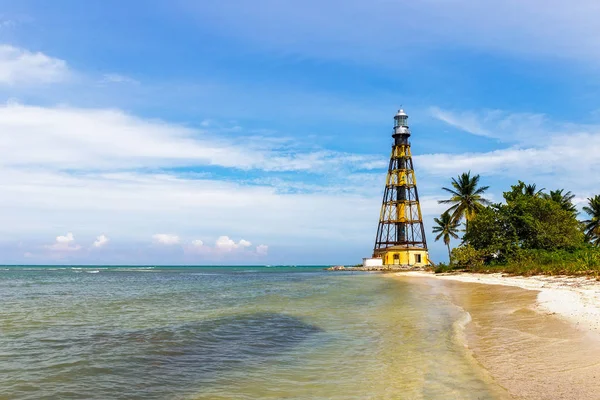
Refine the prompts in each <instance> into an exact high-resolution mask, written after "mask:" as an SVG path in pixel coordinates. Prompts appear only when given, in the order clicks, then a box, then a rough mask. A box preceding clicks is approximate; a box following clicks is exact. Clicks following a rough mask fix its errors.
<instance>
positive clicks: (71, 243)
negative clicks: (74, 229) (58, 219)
mask: <svg viewBox="0 0 600 400" xmlns="http://www.w3.org/2000/svg"><path fill="white" fill-rule="evenodd" d="M44 247H45V248H47V249H48V250H52V251H56V252H72V251H78V250H81V246H80V245H78V244H75V237H74V236H73V233H71V232H69V233H67V234H66V235H64V236H57V237H56V240H55V242H54V243H53V244H51V245H47V246H44Z"/></svg>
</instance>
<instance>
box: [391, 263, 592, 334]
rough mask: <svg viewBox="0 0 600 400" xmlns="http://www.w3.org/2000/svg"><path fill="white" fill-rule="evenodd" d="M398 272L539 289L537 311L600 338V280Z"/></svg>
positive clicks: (564, 277) (399, 274) (403, 274)
mask: <svg viewBox="0 0 600 400" xmlns="http://www.w3.org/2000/svg"><path fill="white" fill-rule="evenodd" d="M397 275H398V276H413V277H427V278H435V279H442V280H449V281H458V282H465V283H481V284H486V285H504V286H515V287H519V288H522V289H527V290H535V291H538V292H539V293H538V295H537V307H538V311H540V312H545V313H549V314H556V315H557V316H558V317H560V318H563V319H564V320H566V321H568V322H570V323H571V324H572V325H573V326H574V327H576V328H577V329H580V330H583V331H586V332H590V333H595V334H598V335H599V338H600V281H597V280H595V279H592V278H586V277H567V276H529V277H524V276H504V275H502V274H470V273H459V274H434V273H428V272H399V273H397Z"/></svg>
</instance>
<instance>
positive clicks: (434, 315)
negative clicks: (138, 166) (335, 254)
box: [0, 267, 506, 399]
mask: <svg viewBox="0 0 600 400" xmlns="http://www.w3.org/2000/svg"><path fill="white" fill-rule="evenodd" d="M77 268H79V269H77ZM467 318H468V315H467V314H466V313H465V312H464V311H462V309H461V308H459V307H457V306H456V305H454V304H453V303H452V302H451V298H450V297H449V296H448V295H447V293H443V291H440V290H439V288H436V287H435V286H431V285H420V284H414V283H411V282H406V281H402V280H396V279H387V278H383V277H382V276H381V275H375V274H358V273H327V272H324V271H322V270H321V269H320V268H286V267H276V268H259V267H256V268H233V267H227V268H224V267H222V268H211V267H202V268H190V267H186V268H177V267H172V268H164V267H163V268H143V269H142V268H134V267H127V268H125V267H123V268H108V267H85V268H81V267H76V268H70V267H68V268H58V267H45V268H32V267H8V268H3V269H2V270H0V398H2V399H51V398H64V399H76V398H86V399H109V398H110V399H175V398H177V399H180V398H181V399H231V398H239V399H255V398H267V399H268V398H272V399H282V398H285V399H306V398H312V399H397V398H400V399H495V398H505V397H506V392H505V391H504V389H502V388H501V387H500V386H499V385H497V384H496V383H494V381H493V380H492V379H491V378H490V377H489V374H488V373H487V372H486V370H484V369H483V368H482V367H481V366H480V365H479V363H478V362H476V361H475V360H474V359H473V358H472V357H471V356H470V353H469V352H468V351H467V350H466V349H465V346H464V343H463V342H461V335H462V329H461V326H462V325H464V324H465V323H466V322H467V321H468V319H467Z"/></svg>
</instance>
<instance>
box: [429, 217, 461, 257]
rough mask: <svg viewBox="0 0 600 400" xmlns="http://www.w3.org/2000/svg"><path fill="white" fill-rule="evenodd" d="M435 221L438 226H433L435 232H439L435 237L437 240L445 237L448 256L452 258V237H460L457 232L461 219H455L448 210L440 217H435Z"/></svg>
mask: <svg viewBox="0 0 600 400" xmlns="http://www.w3.org/2000/svg"><path fill="white" fill-rule="evenodd" d="M434 221H435V223H436V224H437V226H434V227H433V233H437V234H438V235H437V236H436V237H435V241H436V242H437V241H438V240H440V238H442V237H443V238H444V244H445V245H446V246H447V247H448V258H452V254H451V253H450V238H451V237H453V238H454V239H458V234H457V232H458V226H459V225H460V221H455V220H453V219H452V216H451V215H450V213H449V212H448V211H446V212H445V213H443V214H442V215H441V216H440V218H434Z"/></svg>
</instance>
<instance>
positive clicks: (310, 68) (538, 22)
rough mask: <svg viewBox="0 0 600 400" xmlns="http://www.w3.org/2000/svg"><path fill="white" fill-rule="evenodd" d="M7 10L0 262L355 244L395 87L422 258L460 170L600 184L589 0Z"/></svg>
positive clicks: (369, 221) (1, 39)
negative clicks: (404, 119)
mask: <svg viewBox="0 0 600 400" xmlns="http://www.w3.org/2000/svg"><path fill="white" fill-rule="evenodd" d="M524 3H526V4H524ZM0 10H2V11H1V12H0V99H1V100H0V155H1V156H2V157H1V158H0V205H1V206H2V207H0V221H2V224H1V225H0V262H1V263H34V264H39V263H84V264H87V263H119V264H122V263H125V264H148V263H149V264H240V263H249V264H333V263H345V264H350V263H355V262H360V259H361V257H364V256H368V255H370V252H371V250H372V246H373V241H374V236H375V231H376V228H377V218H378V214H379V206H380V202H381V195H382V191H383V182H384V179H385V172H386V171H385V169H386V164H387V160H388V157H389V151H390V145H391V137H390V134H391V127H392V124H393V120H392V118H393V115H394V113H395V111H396V110H397V109H398V108H399V107H400V105H402V106H403V107H404V109H405V110H406V111H407V112H408V114H409V116H410V119H409V122H410V126H411V129H412V132H413V137H412V145H413V155H414V156H415V157H414V162H415V168H416V173H417V180H418V184H419V191H420V196H421V199H422V209H423V213H424V216H425V225H426V230H427V233H428V241H429V245H430V250H431V253H432V256H433V258H434V260H444V258H445V248H444V247H443V244H441V243H439V242H438V243H434V241H433V235H431V234H430V232H431V224H432V219H433V218H434V217H435V216H438V215H439V214H440V213H441V212H442V211H443V207H441V206H440V205H438V204H437V200H439V199H441V198H443V196H444V195H443V193H442V192H441V190H440V188H441V187H442V186H445V185H448V182H449V180H450V178H451V177H453V176H456V175H457V174H459V173H461V172H463V171H468V170H471V171H472V172H473V173H479V174H481V175H482V182H483V183H484V184H486V185H490V186H491V189H490V193H489V197H490V198H492V199H494V200H499V199H500V198H501V193H502V191H504V190H506V189H507V188H508V186H509V185H510V184H512V183H515V182H516V181H517V180H518V179H522V180H525V181H526V182H528V183H530V182H531V183H536V184H537V185H538V186H539V187H545V188H548V189H554V188H566V189H567V190H571V191H572V192H573V193H575V194H576V195H577V198H576V200H577V201H578V203H579V204H581V203H583V202H584V201H585V198H586V197H589V196H591V195H592V194H595V193H598V192H600V185H599V184H600V174H599V173H598V172H597V171H599V170H600V161H599V160H600V158H599V157H598V154H599V152H600V107H599V106H598V104H600V102H599V100H600V98H599V97H600V95H599V93H600V91H599V88H600V52H599V51H598V49H600V43H599V42H600V28H599V27H598V24H597V15H599V12H600V4H598V3H597V2H594V1H587V0H585V1H584V0H580V1H575V2H570V3H568V4H567V2H558V1H538V0H532V1H528V2H521V1H515V0H506V1H489V2H475V1H466V0H444V1H442V0H424V1H420V2H409V1H393V0H376V1H359V0H347V1H343V2H341V1H328V2H317V1H314V0H305V1H303V2H291V1H276V0H257V1H244V0H238V1H216V0H214V1H213V0H204V1H201V2H198V1H185V0H175V1H169V2H167V1H143V2H142V1H134V0H131V1H128V2H122V1H102V2H100V1H97V2H96V1H89V2H87V1H86V2H81V1H68V0H63V1H54V2H46V1H28V0H20V1H0Z"/></svg>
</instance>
